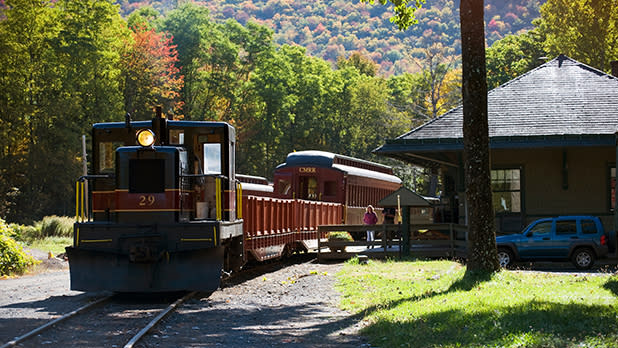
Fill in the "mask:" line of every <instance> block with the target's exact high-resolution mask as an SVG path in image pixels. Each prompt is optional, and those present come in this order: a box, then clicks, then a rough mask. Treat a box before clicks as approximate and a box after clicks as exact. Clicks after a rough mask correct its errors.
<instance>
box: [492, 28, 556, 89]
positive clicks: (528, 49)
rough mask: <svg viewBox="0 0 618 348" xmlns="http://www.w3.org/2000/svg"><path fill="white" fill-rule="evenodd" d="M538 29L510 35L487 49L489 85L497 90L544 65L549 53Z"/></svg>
mask: <svg viewBox="0 0 618 348" xmlns="http://www.w3.org/2000/svg"><path fill="white" fill-rule="evenodd" d="M544 41H545V37H544V35H542V33H540V32H539V31H538V30H537V29H533V30H530V31H528V32H526V33H523V34H520V35H509V36H506V37H505V38H504V39H501V40H498V41H496V42H494V44H493V45H491V47H489V48H488V49H487V84H488V87H489V88H490V89H491V88H495V87H498V86H500V85H501V84H503V83H506V82H508V81H510V80H512V79H514V78H516V77H517V76H519V75H521V74H524V73H526V72H528V71H530V70H532V69H534V68H536V67H537V66H539V65H541V64H543V59H542V58H543V57H545V56H546V55H547V52H546V51H545V49H544V48H543V42H544Z"/></svg>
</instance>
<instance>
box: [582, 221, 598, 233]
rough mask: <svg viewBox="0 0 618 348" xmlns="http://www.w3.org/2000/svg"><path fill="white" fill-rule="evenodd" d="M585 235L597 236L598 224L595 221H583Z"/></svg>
mask: <svg viewBox="0 0 618 348" xmlns="http://www.w3.org/2000/svg"><path fill="white" fill-rule="evenodd" d="M582 233H583V234H597V224H596V223H594V220H582Z"/></svg>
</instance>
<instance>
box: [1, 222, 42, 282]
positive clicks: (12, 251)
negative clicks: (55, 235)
mask: <svg viewBox="0 0 618 348" xmlns="http://www.w3.org/2000/svg"><path fill="white" fill-rule="evenodd" d="M15 234H16V232H15V231H14V230H13V229H11V228H10V227H9V226H8V225H7V224H6V223H5V222H4V220H2V219H0V275H11V274H23V273H24V272H26V271H27V270H28V268H29V267H31V266H33V265H34V264H36V263H38V261H36V260H35V259H34V258H33V257H32V256H30V255H28V254H26V253H25V252H24V249H23V248H22V247H21V245H19V244H18V243H17V242H16V241H15V239H13V238H12V236H13V235H15Z"/></svg>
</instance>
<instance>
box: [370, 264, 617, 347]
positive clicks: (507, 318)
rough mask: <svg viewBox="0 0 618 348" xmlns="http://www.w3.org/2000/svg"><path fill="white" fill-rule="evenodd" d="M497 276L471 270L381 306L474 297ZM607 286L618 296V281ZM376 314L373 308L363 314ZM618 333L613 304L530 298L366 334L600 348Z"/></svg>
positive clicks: (436, 342)
mask: <svg viewBox="0 0 618 348" xmlns="http://www.w3.org/2000/svg"><path fill="white" fill-rule="evenodd" d="M492 276H493V274H492V273H487V272H470V271H467V272H466V273H465V274H464V276H463V277H462V278H461V279H459V280H457V281H455V282H454V283H453V284H451V286H450V287H449V288H448V289H446V290H444V291H432V292H428V293H425V294H421V295H417V296H412V297H409V298H403V299H400V300H397V301H392V302H389V303H388V304H386V305H381V306H380V308H379V310H380V311H384V310H385V309H394V308H395V307H397V306H399V305H402V304H405V303H410V302H412V303H413V302H418V301H421V300H426V299H429V298H432V297H435V296H442V295H446V294H448V293H451V292H459V291H464V292H468V291H470V296H475V294H474V292H473V291H471V290H473V289H475V288H477V287H478V286H480V285H481V284H482V283H484V282H487V281H489V280H491V278H492ZM604 288H605V289H608V290H609V291H611V292H612V293H613V294H614V295H615V296H618V279H610V280H609V281H608V282H607V283H606V284H605V285H604ZM445 301H446V300H445ZM505 302H506V301H505ZM377 310H378V308H376V307H372V308H369V309H368V310H366V311H365V312H364V314H365V315H368V314H371V312H373V311H377ZM401 319H404V320H401ZM617 329H618V312H617V311H616V309H615V308H613V307H612V306H609V305H608V306H603V305H587V304H581V303H569V304H563V303H554V302H547V301H538V300H531V301H529V302H526V303H525V304H521V305H516V306H506V305H505V306H495V307H494V308H493V309H492V310H490V311H481V310H478V309H476V308H467V309H465V310H460V309H452V310H446V311H436V312H433V313H430V314H427V315H423V316H420V317H416V318H412V317H410V319H409V320H407V321H406V320H405V318H401V317H398V318H397V320H396V321H392V320H391V319H390V318H384V317H382V318H380V319H378V321H376V322H375V323H374V324H372V325H371V326H369V327H367V328H366V329H365V331H364V332H365V333H366V334H368V335H369V336H370V337H374V338H375V337H383V336H384V333H385V332H388V333H389V335H388V337H387V338H384V340H385V341H384V344H386V346H404V347H405V346H406V344H411V345H410V346H412V347H434V346H449V345H453V346H457V347H460V346H461V347H466V346H474V347H477V346H503V345H507V346H510V345H513V344H514V343H515V342H519V343H517V344H519V345H517V346H524V347H566V346H574V345H575V344H574V341H573V340H575V341H577V342H587V344H590V345H591V346H595V347H597V346H598V347H606V346H607V347H615V345H613V344H614V343H611V342H616V341H617V339H618V335H617V334H616V332H617ZM608 335H609V336H608ZM610 343H611V344H610ZM608 344H609V345H608ZM585 346H589V345H585Z"/></svg>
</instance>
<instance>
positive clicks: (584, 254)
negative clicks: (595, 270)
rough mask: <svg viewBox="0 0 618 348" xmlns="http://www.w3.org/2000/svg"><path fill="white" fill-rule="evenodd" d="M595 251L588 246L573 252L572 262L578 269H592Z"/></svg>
mask: <svg viewBox="0 0 618 348" xmlns="http://www.w3.org/2000/svg"><path fill="white" fill-rule="evenodd" d="M594 259H595V256H594V252H593V251H592V250H590V249H588V248H580V249H577V250H575V251H574V252H573V255H572V256H571V262H573V265H575V267H576V268H577V269H590V267H592V265H593V264H594Z"/></svg>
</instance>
